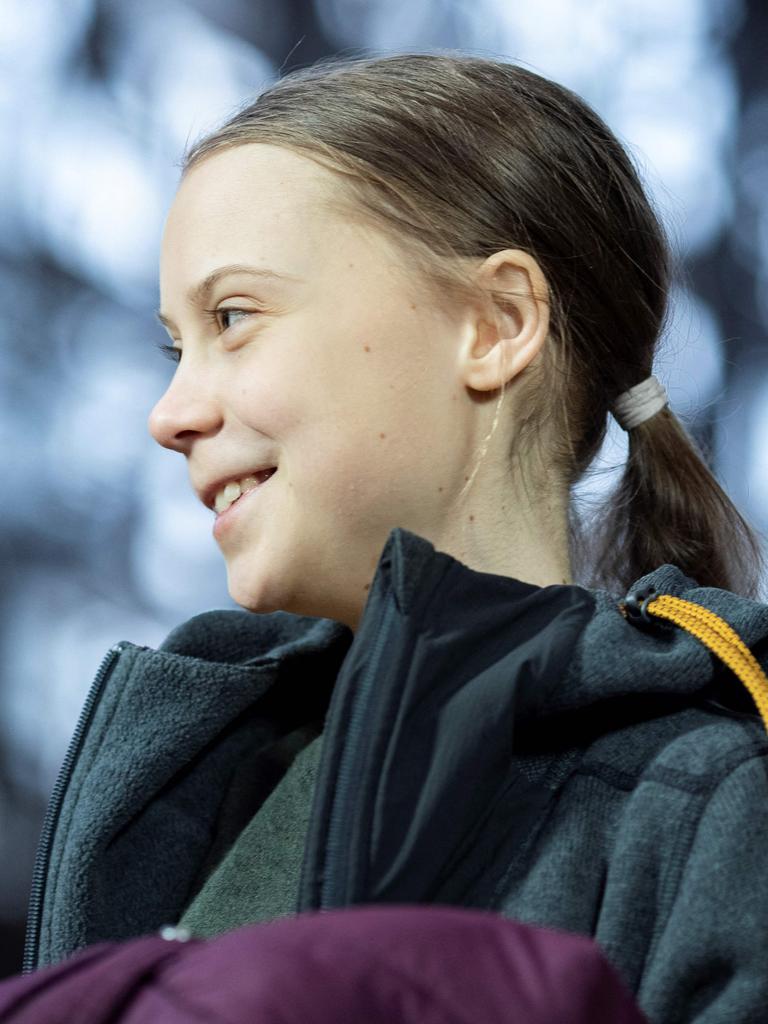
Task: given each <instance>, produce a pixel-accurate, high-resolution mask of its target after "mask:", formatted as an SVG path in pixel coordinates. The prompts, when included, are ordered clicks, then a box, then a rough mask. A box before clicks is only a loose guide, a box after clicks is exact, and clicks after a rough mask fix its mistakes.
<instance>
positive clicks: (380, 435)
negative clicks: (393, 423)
mask: <svg viewBox="0 0 768 1024" xmlns="http://www.w3.org/2000/svg"><path fill="white" fill-rule="evenodd" d="M386 436H387V435H386V434H379V437H381V438H385V437H386Z"/></svg>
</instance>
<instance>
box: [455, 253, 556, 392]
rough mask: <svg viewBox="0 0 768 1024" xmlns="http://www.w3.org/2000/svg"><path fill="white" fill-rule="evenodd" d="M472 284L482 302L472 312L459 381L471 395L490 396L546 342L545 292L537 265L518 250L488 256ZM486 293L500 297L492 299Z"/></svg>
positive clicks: (541, 274) (547, 306)
mask: <svg viewBox="0 0 768 1024" xmlns="http://www.w3.org/2000/svg"><path fill="white" fill-rule="evenodd" d="M477 282H478V284H479V286H480V287H481V289H482V290H483V291H485V292H487V301H486V302H485V304H484V305H483V304H479V305H478V307H477V308H476V310H475V314H474V320H473V325H472V330H471V331H470V336H469V340H468V342H467V344H466V346H465V347H464V349H463V350H462V352H461V360H462V364H461V375H462V378H463V380H464V383H465V384H467V385H468V386H469V387H471V388H474V389H475V390H476V391H493V390H495V389H496V388H501V387H503V386H504V385H505V384H506V383H507V381H509V380H511V379H512V378H513V377H515V376H517V374H518V373H520V371H521V370H523V369H524V368H525V367H526V366H527V365H528V364H529V363H530V362H531V360H532V359H533V358H534V357H535V356H536V355H538V353H539V352H540V351H541V349H542V346H543V345H544V342H545V341H546V340H547V337H548V336H549V288H548V286H547V281H546V278H545V277H544V274H543V273H542V271H541V268H540V267H539V265H538V263H537V262H536V260H535V259H534V258H533V257H532V256H530V255H529V254H528V253H526V252H523V251H522V250H521V249H504V250H502V251H501V252H495V253H494V254H493V255H492V256H489V257H488V258H487V259H486V260H485V261H484V262H483V264H482V266H481V267H480V269H479V271H478V272H477ZM491 288H493V289H495V290H497V291H500V292H503V293H504V295H502V296H499V297H498V298H494V296H493V295H492V293H491V292H490V289H491Z"/></svg>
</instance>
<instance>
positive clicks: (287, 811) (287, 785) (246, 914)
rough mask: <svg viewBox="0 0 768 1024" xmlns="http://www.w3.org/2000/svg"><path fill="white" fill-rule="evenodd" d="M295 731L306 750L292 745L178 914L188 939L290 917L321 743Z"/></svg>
mask: <svg viewBox="0 0 768 1024" xmlns="http://www.w3.org/2000/svg"><path fill="white" fill-rule="evenodd" d="M298 732H299V733H300V738H301V741H303V742H305V743H306V746H304V748H303V749H299V750H298V752H296V748H295V746H294V748H293V749H292V752H291V756H292V757H293V760H291V761H290V762H286V772H285V775H284V776H283V777H282V778H281V779H280V781H279V782H278V783H277V785H276V786H275V788H274V789H273V790H272V792H271V793H270V794H269V796H268V797H267V799H266V800H265V801H264V803H263V804H262V805H261V807H260V808H259V810H258V811H257V812H256V813H255V814H254V816H253V817H252V818H251V820H250V821H249V822H248V824H247V825H246V826H245V828H244V829H243V830H242V832H241V833H240V834H239V835H238V837H237V839H235V841H234V843H233V845H232V846H231V847H230V848H229V851H228V852H227V853H226V854H225V855H224V857H223V858H222V860H221V861H220V862H219V863H218V865H217V866H216V867H214V869H213V870H212V872H211V873H210V875H209V876H208V877H207V878H206V880H205V881H204V883H203V885H202V887H201V889H200V891H199V892H198V893H197V894H196V895H195V897H194V898H193V899H192V901H191V903H190V904H189V906H188V907H187V909H186V910H185V911H184V913H183V914H182V916H181V919H180V921H179V924H180V925H181V926H183V927H184V928H187V929H188V930H189V931H190V932H191V933H192V934H193V935H195V936H200V937H202V938H210V937H211V936H213V935H220V934H221V933H222V932H226V931H229V930H230V929H232V928H239V927H240V926H241V925H244V924H255V923H256V922H257V921H271V920H272V919H273V918H276V917H285V916H287V915H289V914H293V913H295V910H296V890H297V888H298V884H299V874H300V872H301V862H302V858H303V856H304V844H305V842H306V836H307V826H308V824H309V812H310V809H311V806H312V795H313V790H314V785H315V780H316V778H317V769H318V765H319V763H320V754H321V752H322V740H323V737H322V735H319V736H311V735H309V734H307V732H306V731H305V730H299V731H298ZM294 735H295V734H291V737H293V736H294Z"/></svg>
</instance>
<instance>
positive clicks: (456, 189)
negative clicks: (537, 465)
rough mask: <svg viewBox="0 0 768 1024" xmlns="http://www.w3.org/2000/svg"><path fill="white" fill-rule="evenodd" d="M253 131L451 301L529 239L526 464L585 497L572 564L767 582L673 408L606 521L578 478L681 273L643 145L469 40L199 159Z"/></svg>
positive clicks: (611, 580) (296, 85)
mask: <svg viewBox="0 0 768 1024" xmlns="http://www.w3.org/2000/svg"><path fill="white" fill-rule="evenodd" d="M252 142H262V143H270V144H273V145H279V146H283V147H286V148H290V149H292V150H294V151H296V152H297V153H300V154H303V155H304V156H307V157H309V158H311V159H313V160H315V161H317V162H318V163H320V164H322V165H324V166H326V167H328V168H329V169H331V170H332V171H334V172H335V173H336V174H337V175H338V180H339V184H340V186H341V189H340V193H339V194H340V196H342V200H341V201H342V202H346V201H347V197H349V200H350V201H351V210H352V211H353V213H354V215H355V216H358V217H360V218H368V219H369V220H370V221H372V222H373V223H374V224H375V225H376V226H377V227H378V228H379V229H381V230H384V231H387V232H388V233H389V234H390V236H391V237H392V238H393V239H395V240H396V241H397V242H398V244H399V245H400V246H401V247H402V249H403V252H404V256H405V257H406V258H410V259H411V260H412V262H413V265H414V268H415V269H416V270H417V271H419V272H420V273H421V276H422V279H423V281H424V283H425V285H426V286H427V287H428V288H430V289H432V290H434V294H436V295H443V296H444V297H446V298H447V297H448V296H450V295H454V296H457V295H466V294H467V293H468V288H469V287H470V284H469V279H468V278H467V277H466V274H465V271H466V261H467V258H468V257H469V258H472V259H475V258H478V257H479V258H484V257H487V256H489V255H491V254H492V253H494V252H497V251H499V250H501V249H507V248H517V249H522V250H525V251H526V252H527V253H529V254H530V255H531V256H532V257H533V258H534V259H535V260H536V261H537V262H538V264H539V266H540V267H541V268H542V271H543V273H544V275H545V277H546V280H547V282H548V286H549V295H548V298H547V301H548V302H549V310H550V339H549V343H548V344H547V345H546V346H545V349H544V350H543V352H542V353H541V356H542V358H541V359H540V360H539V359H537V360H534V361H533V362H532V363H531V364H529V366H528V367H526V369H525V371H523V372H522V373H521V374H520V375H519V381H518V382H517V384H516V387H517V388H518V391H517V394H518V396H519V402H518V404H517V406H516V408H517V409H518V410H519V412H518V419H519V422H518V423H517V424H516V430H515V435H514V442H513V444H514V451H510V452H509V457H510V471H511V472H513V471H515V470H516V469H517V468H521V471H522V473H523V475H525V473H526V463H528V462H529V460H530V455H531V453H532V451H533V450H534V447H536V448H537V450H538V451H539V454H541V452H542V450H543V451H544V453H545V454H544V460H543V462H542V465H544V466H545V467H547V473H548V475H549V476H550V478H551V479H555V480H557V481H558V482H559V486H560V488H561V489H562V492H563V494H564V496H565V495H567V494H570V500H569V502H568V524H569V545H570V551H571V558H572V563H573V566H574V571H575V572H576V573H577V575H580V576H581V578H582V579H584V580H585V583H586V585H595V586H603V587H606V588H608V589H611V590H618V591H620V592H624V591H625V590H626V589H627V588H628V587H629V585H630V584H631V583H633V582H634V581H635V580H636V579H637V578H639V577H640V576H642V575H644V574H646V573H648V572H650V571H651V570H652V569H654V568H656V567H657V566H658V565H660V564H662V563H664V562H671V563H673V564H675V565H677V566H679V568H680V569H682V571H683V572H684V573H686V574H687V575H689V576H692V577H693V578H694V579H696V580H697V581H698V582H699V584H700V585H702V586H714V587H723V588H725V589H729V590H732V591H734V592H738V593H742V594H744V595H745V596H748V597H755V596H757V593H758V588H759V584H760V577H761V574H762V558H763V556H762V552H761V548H760V542H759V540H758V535H757V533H756V531H754V530H753V528H752V527H750V525H749V524H748V523H747V522H746V521H745V519H744V518H743V517H742V515H741V514H740V513H739V511H738V509H737V508H736V507H735V506H734V504H733V503H732V501H731V500H730V498H729V497H728V495H727V494H726V493H725V492H724V491H723V489H722V488H721V487H720V485H719V484H718V482H717V480H716V479H715V477H714V475H713V474H712V472H710V470H709V468H708V467H707V465H706V462H705V461H704V457H703V455H702V453H701V452H700V450H699V449H698V447H697V445H696V443H695V441H694V440H693V438H692V437H691V436H690V435H689V434H688V432H687V431H686V429H685V427H684V426H683V424H682V423H681V422H680V421H679V420H678V419H677V417H676V416H675V414H674V413H673V412H672V411H671V409H670V408H669V407H668V406H666V407H665V408H664V409H662V410H661V411H660V412H658V413H657V414H656V415H654V416H652V417H651V418H650V419H649V420H646V422H645V423H642V424H641V425H640V426H638V427H635V428H634V429H632V430H631V431H630V432H629V455H628V458H627V462H626V466H625V468H624V473H623V477H622V478H621V480H620V482H619V484H618V486H617V487H616V488H615V489H614V490H613V491H612V492H610V493H609V494H608V495H607V496H606V497H605V498H604V499H602V501H601V503H600V505H599V506H598V507H596V508H595V509H594V510H593V511H591V512H590V515H589V519H590V520H591V523H589V524H587V523H586V522H583V521H580V517H579V515H577V514H576V509H575V502H574V496H573V493H572V489H573V487H574V485H575V484H576V483H577V482H578V481H579V480H580V479H581V478H582V477H583V476H584V474H585V472H586V470H587V469H588V468H589V466H590V463H591V462H592V461H593V459H594V458H595V456H596V455H597V453H598V452H599V450H600V448H601V445H602V442H603V440H604V438H605V434H606V427H607V414H608V411H609V408H610V406H611V405H612V403H613V401H614V399H615V398H616V397H617V396H618V395H619V394H621V393H622V392H623V391H625V390H626V389H627V388H629V387H631V386H632V385H634V384H637V383H639V382H640V381H642V380H645V378H646V377H648V376H649V374H650V373H651V372H652V368H653V358H654V352H655V349H656V346H657V342H658V339H659V337H660V335H661V333H662V329H663V327H664V325H665V322H666V318H667V313H668V295H669V289H670V282H671V278H672V275H673V271H674V269H675V266H674V261H673V259H672V256H671V251H670V247H669V244H668V242H667V239H666V236H665V233H664V230H663V228H662V226H661V224H660V222H659V219H658V217H657V215H656V213H655V212H654V210H653V209H652V207H651V205H650V203H649V200H648V198H647V197H646V195H645V193H644V191H643V187H642V185H641V183H640V179H639V175H638V173H637V171H636V170H635V168H634V166H633V163H632V161H631V159H630V156H629V155H628V153H627V152H626V151H625V149H624V148H623V147H622V145H621V143H620V142H619V141H618V140H617V138H616V137H615V136H614V135H613V134H612V132H611V131H610V129H609V128H608V127H607V125H606V124H605V123H604V122H603V121H602V120H601V118H600V117H599V116H598V115H597V114H596V113H595V111H593V110H592V109H591V108H590V107H589V106H588V105H587V104H586V103H585V102H584V101H583V100H582V99H581V98H580V97H578V96H577V95H576V94H575V93H573V92H571V91H570V90H568V89H566V88H564V87H563V86H561V85H558V84H556V83H554V82H552V81H549V80H548V79H546V78H544V77H542V76H540V75H538V74H535V73H534V72H532V71H530V70H527V69H525V68H523V67H520V66H518V65H514V64H510V63H506V62H503V61H497V60H492V59H489V58H486V57H476V56H471V55H467V54H461V53H456V52H440V53H431V54H425V53H405V54H395V55H389V56H377V57H357V58H344V59H339V58H328V59H324V60H322V61H319V62H317V63H315V64H314V65H312V66H311V67H309V68H303V69H300V70H298V71H294V72H292V73H291V74H288V75H286V76H285V77H283V78H282V79H280V80H278V81H277V82H275V83H274V84H273V85H272V86H270V87H269V88H267V89H266V90H265V91H264V92H262V93H261V94H260V95H258V97H257V98H256V99H255V100H253V101H249V102H248V103H247V104H246V105H244V106H243V107H241V108H240V109H239V110H238V111H237V112H236V113H235V114H234V115H233V116H232V117H231V118H230V119H229V120H228V121H227V122H226V123H225V124H224V125H223V126H222V127H220V128H218V129H217V130H215V131H213V132H212V133H210V134H208V135H206V136H204V137H203V138H202V139H200V140H198V141H197V142H195V143H194V144H193V145H192V146H191V147H190V149H189V150H188V152H187V153H186V155H185V156H184V158H183V161H182V172H183V174H186V173H187V172H188V171H189V170H190V169H191V168H192V167H193V166H194V165H195V164H196V163H198V162H199V161H201V160H202V159H204V158H205V157H206V156H208V155H209V154H211V153H213V152H216V151H218V150H221V149H223V148H227V147H230V146H237V145H243V144H246V143H252ZM347 212H348V213H349V210H347ZM496 298H497V300H499V301H502V302H503V294H497V296H496ZM504 390H505V389H503V388H502V389H501V392H502V394H501V395H500V396H499V397H500V399H501V398H502V397H503V393H504ZM545 424H546V425H547V427H548V430H547V432H546V442H545V445H544V447H543V448H542V445H543V442H544V436H545V435H544V432H543V430H542V428H543V427H544V425H545ZM517 452H525V453H526V459H519V458H517V457H516V453H517Z"/></svg>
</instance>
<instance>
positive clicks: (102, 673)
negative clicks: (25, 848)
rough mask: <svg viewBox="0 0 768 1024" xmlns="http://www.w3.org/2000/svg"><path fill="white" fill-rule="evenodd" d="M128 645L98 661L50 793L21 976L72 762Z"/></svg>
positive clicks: (32, 946)
mask: <svg viewBox="0 0 768 1024" xmlns="http://www.w3.org/2000/svg"><path fill="white" fill-rule="evenodd" d="M131 646H133V645H132V644H130V643H129V642H128V641H127V640H121V641H120V643H117V644H114V645H113V646H112V647H110V648H109V650H108V651H107V653H106V654H105V655H104V657H103V659H102V662H101V664H100V665H99V667H98V669H97V671H96V676H95V678H94V680H93V683H92V684H91V689H90V690H89V692H88V696H87V697H86V699H85V704H84V705H83V709H82V711H81V712H80V718H79V719H78V722H77V725H76V726H75V731H74V733H73V735H72V739H71V740H70V742H69V747H68V748H67V753H66V755H65V757H64V761H63V762H62V765H61V768H60V769H59V775H58V778H57V779H56V785H55V786H54V787H53V791H52V792H51V796H50V799H49V801H48V809H47V811H46V814H45V819H44V821H43V827H42V830H41V832H40V839H39V841H38V846H37V854H36V856H35V866H34V870H33V873H32V888H31V891H30V896H29V909H28V912H27V936H26V940H25V943H24V959H23V962H22V973H24V974H29V972H30V971H33V970H34V969H35V964H36V961H37V954H38V946H39V943H40V924H41V919H42V911H43V892H44V891H45V884H46V881H47V877H48V868H49V866H50V860H51V846H52V840H53V834H54V832H55V831H56V826H57V824H58V821H59V815H60V814H61V807H62V804H63V803H64V794H65V793H66V790H67V786H68V785H69V780H70V778H71V776H72V772H73V770H74V766H75V762H76V760H77V758H78V755H79V754H80V750H81V748H82V745H83V740H84V738H85V733H86V731H87V729H88V726H89V725H90V722H91V719H92V718H93V713H94V711H95V710H96V705H97V704H98V701H99V698H100V697H101V694H102V691H103V689H104V683H105V682H106V680H107V676H108V675H109V673H110V671H111V670H112V668H113V667H114V665H115V662H116V661H117V658H118V655H119V654H120V652H121V651H123V650H125V648H126V647H131Z"/></svg>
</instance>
